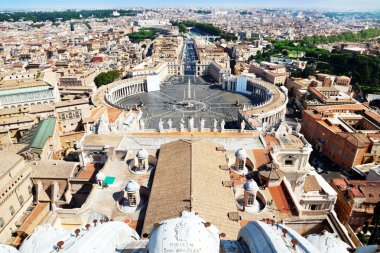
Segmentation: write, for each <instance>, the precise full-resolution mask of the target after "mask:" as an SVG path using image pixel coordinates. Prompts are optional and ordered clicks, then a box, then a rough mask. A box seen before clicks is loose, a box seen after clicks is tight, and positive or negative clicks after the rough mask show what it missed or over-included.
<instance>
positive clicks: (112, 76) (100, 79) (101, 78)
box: [94, 70, 120, 87]
mask: <svg viewBox="0 0 380 253" xmlns="http://www.w3.org/2000/svg"><path fill="white" fill-rule="evenodd" d="M119 77H120V72H119V71H117V70H110V71H108V72H102V73H100V74H99V75H97V76H96V77H95V79H94V82H95V85H96V86H97V87H100V86H102V85H107V84H109V83H112V82H114V81H115V80H116V79H118V78H119Z"/></svg>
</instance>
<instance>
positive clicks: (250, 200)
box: [247, 194, 255, 206]
mask: <svg viewBox="0 0 380 253" xmlns="http://www.w3.org/2000/svg"><path fill="white" fill-rule="evenodd" d="M254 202H255V198H254V195H253V194H248V200H247V205H248V206H252V205H253V203H254Z"/></svg>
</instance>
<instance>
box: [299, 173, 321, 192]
mask: <svg viewBox="0 0 380 253" xmlns="http://www.w3.org/2000/svg"><path fill="white" fill-rule="evenodd" d="M321 189H322V188H321V186H320V185H319V184H318V181H317V179H316V178H315V176H307V177H306V178H305V184H304V186H303V190H304V191H305V192H309V191H320V190H321Z"/></svg>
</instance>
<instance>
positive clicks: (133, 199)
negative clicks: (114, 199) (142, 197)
mask: <svg viewBox="0 0 380 253" xmlns="http://www.w3.org/2000/svg"><path fill="white" fill-rule="evenodd" d="M128 202H129V205H130V206H136V205H137V203H136V195H135V194H134V193H131V194H128Z"/></svg>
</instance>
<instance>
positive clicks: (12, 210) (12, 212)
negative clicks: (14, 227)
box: [9, 206, 16, 216]
mask: <svg viewBox="0 0 380 253" xmlns="http://www.w3.org/2000/svg"><path fill="white" fill-rule="evenodd" d="M9 212H11V215H12V216H13V215H14V214H15V212H16V211H15V208H14V207H13V206H11V207H10V208H9Z"/></svg>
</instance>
